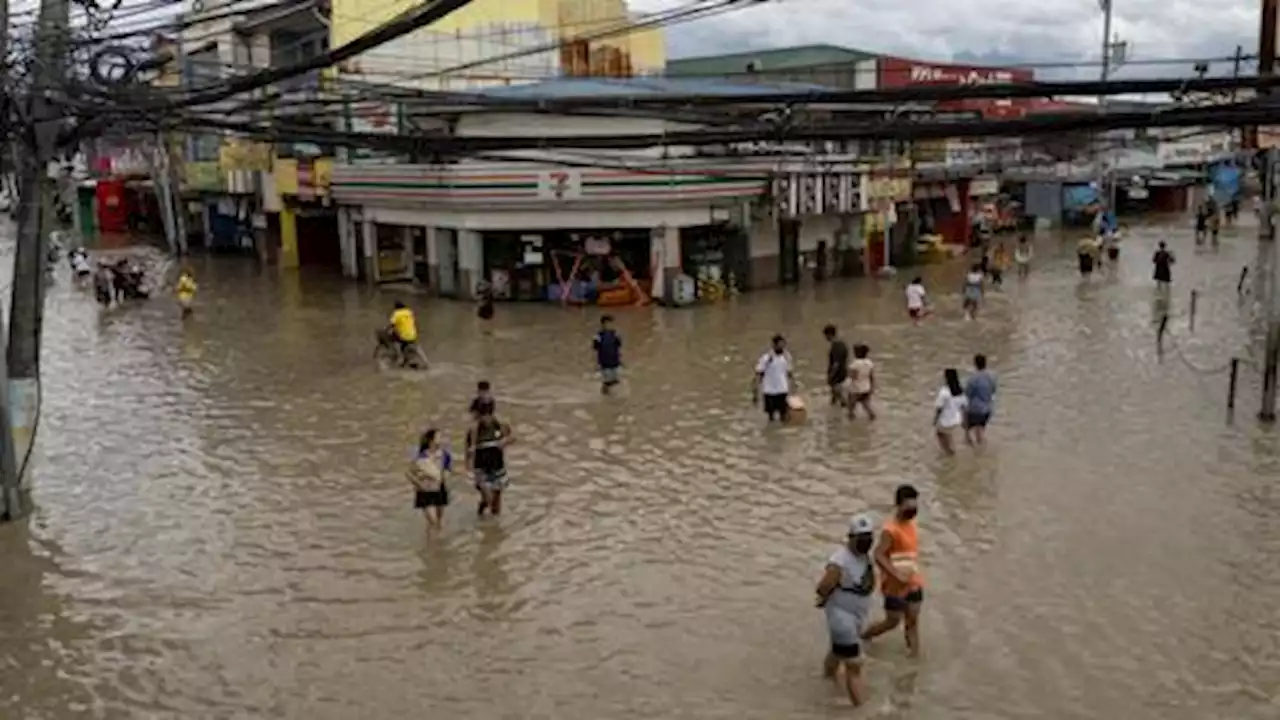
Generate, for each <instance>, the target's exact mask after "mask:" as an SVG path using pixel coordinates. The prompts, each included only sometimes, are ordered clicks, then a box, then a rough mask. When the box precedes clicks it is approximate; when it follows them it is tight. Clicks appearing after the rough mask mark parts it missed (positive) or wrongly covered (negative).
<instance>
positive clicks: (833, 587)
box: [817, 515, 876, 706]
mask: <svg viewBox="0 0 1280 720" xmlns="http://www.w3.org/2000/svg"><path fill="white" fill-rule="evenodd" d="M875 542H876V535H875V524H874V523H873V522H872V521H871V518H870V517H869V516H867V515H856V516H854V518H853V519H852V520H850V521H849V533H848V535H847V536H846V538H845V544H844V545H841V546H840V547H839V548H837V549H836V551H835V552H834V553H832V554H831V557H830V558H828V559H827V566H826V568H825V569H824V570H823V572H822V579H821V580H819V581H818V588H817V592H818V602H817V605H818V607H820V608H822V611H823V613H824V614H825V615H826V618H827V634H828V635H829V636H830V638H831V649H830V650H828V651H827V657H826V659H825V660H823V662H822V674H823V675H824V676H825V677H828V678H831V679H833V680H835V679H837V677H838V675H839V672H840V669H841V668H843V669H844V686H845V689H846V690H847V691H848V693H849V702H851V703H853V704H854V705H855V706H857V705H861V704H862V701H863V694H862V688H861V686H860V682H859V681H860V679H861V677H862V643H861V638H860V637H859V633H860V632H862V626H863V625H865V624H866V622H867V619H868V618H869V617H870V615H871V594H872V593H873V592H875V588H876V571H875V565H874V563H873V562H872V561H871V557H870V552H871V548H872V547H873V546H874V545H875Z"/></svg>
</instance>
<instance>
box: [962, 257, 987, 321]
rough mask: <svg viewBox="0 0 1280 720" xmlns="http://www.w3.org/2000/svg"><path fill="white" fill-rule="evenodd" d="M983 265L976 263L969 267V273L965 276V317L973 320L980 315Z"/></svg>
mask: <svg viewBox="0 0 1280 720" xmlns="http://www.w3.org/2000/svg"><path fill="white" fill-rule="evenodd" d="M983 279H984V276H983V274H982V266H981V265H974V266H973V267H971V268H969V274H968V275H965V276H964V304H963V306H962V308H963V310H964V319H965V320H972V319H974V318H976V317H977V316H978V303H980V302H982V281H983Z"/></svg>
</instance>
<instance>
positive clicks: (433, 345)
mask: <svg viewBox="0 0 1280 720" xmlns="http://www.w3.org/2000/svg"><path fill="white" fill-rule="evenodd" d="M1241 235H1242V236H1244V235H1245V234H1244V233H1241ZM1160 237H1168V238H1170V239H1171V242H1172V244H1173V246H1174V249H1175V250H1177V251H1179V252H1180V253H1181V258H1180V259H1181V262H1180V264H1179V266H1178V267H1177V276H1176V285H1177V291H1176V293H1175V295H1174V299H1173V303H1174V306H1175V307H1174V310H1175V314H1176V313H1178V312H1183V311H1185V309H1186V307H1185V306H1186V298H1185V297H1184V295H1185V294H1186V291H1187V290H1189V289H1190V288H1191V287H1196V288H1199V289H1200V290H1202V295H1203V299H1202V301H1201V303H1200V308H1199V317H1198V319H1197V329H1196V333H1195V335H1194V336H1192V335H1189V334H1187V329H1186V321H1185V320H1182V319H1178V320H1175V322H1174V330H1175V332H1176V333H1179V335H1180V339H1179V341H1178V342H1179V343H1180V344H1179V345H1178V350H1177V351H1173V352H1166V353H1165V355H1164V357H1163V358H1161V357H1160V356H1158V355H1157V353H1156V352H1155V349H1154V345H1153V342H1152V335H1153V330H1152V317H1153V306H1152V292H1151V288H1150V283H1149V280H1148V278H1149V269H1150V268H1149V254H1150V250H1151V246H1152V245H1153V244H1154V241H1155V240H1156V239H1158V238H1160ZM1226 243H1227V245H1226V247H1224V249H1222V250H1221V251H1220V252H1219V253H1218V254H1216V255H1211V254H1201V255H1196V254H1194V253H1193V252H1192V248H1191V246H1190V240H1189V237H1188V236H1187V235H1186V234H1185V233H1183V232H1182V231H1181V230H1180V229H1171V228H1147V229H1144V230H1141V231H1138V232H1137V233H1136V235H1135V237H1134V238H1132V239H1131V240H1130V241H1129V243H1128V245H1127V247H1126V256H1125V257H1124V258H1123V261H1122V267H1121V268H1120V270H1119V272H1117V273H1116V274H1115V275H1114V276H1113V277H1111V278H1096V279H1095V280H1094V281H1093V282H1091V283H1090V284H1088V285H1084V286H1082V285H1081V284H1080V283H1079V282H1078V281H1077V278H1076V277H1075V275H1074V271H1073V261H1072V256H1071V255H1070V251H1069V248H1068V247H1067V246H1065V245H1062V246H1060V245H1059V243H1057V242H1055V241H1053V240H1052V239H1044V240H1042V241H1041V242H1040V244H1039V246H1038V257H1037V260H1036V265H1037V267H1036V270H1035V273H1034V275H1033V277H1032V278H1031V279H1030V280H1029V281H1028V282H1026V283H1019V282H1017V281H1016V280H1012V281H1011V282H1010V283H1009V285H1008V287H1007V288H1006V289H1005V291H1004V292H1003V293H1000V294H998V295H996V296H995V297H994V298H993V299H992V300H991V301H990V302H989V303H988V306H987V308H986V313H985V314H984V316H983V317H982V318H981V319H980V320H979V321H978V322H976V323H963V322H961V321H960V320H959V309H958V305H959V297H958V295H957V294H956V292H955V290H956V289H958V284H959V271H960V268H959V267H950V268H935V269H930V270H929V271H928V272H927V273H926V275H927V278H928V281H929V282H930V283H931V286H932V287H933V288H934V291H935V294H936V295H938V296H939V297H938V298H937V300H938V302H939V305H940V311H941V312H940V316H939V317H938V318H935V319H934V320H933V321H931V322H929V323H928V324H927V325H925V326H924V327H920V328H913V327H911V326H910V325H908V324H906V323H904V321H903V320H904V319H903V317H902V311H901V285H902V282H903V281H904V280H905V278H901V279H899V280H898V281H895V282H893V283H881V282H876V281H861V282H838V283H830V284H828V285H826V286H823V287H819V288H811V287H807V288H802V289H800V290H781V291H776V292H764V293H759V294H755V295H751V296H746V297H742V298H740V299H738V300H737V301H735V302H733V303H730V304H725V305H721V306H717V307H707V308H700V309H695V310H685V311H662V310H624V311H619V312H618V313H617V315H618V316H619V322H618V325H619V328H620V330H621V332H622V333H623V335H624V337H625V341H626V349H625V354H626V359H627V362H628V369H627V382H626V384H625V387H624V390H623V391H622V392H621V393H620V395H619V396H618V397H614V398H607V399H604V398H601V397H600V396H599V394H598V391H597V388H596V386H595V385H594V382H593V377H592V372H591V358H590V356H589V353H588V352H587V344H588V338H589V334H590V332H591V331H592V328H593V326H594V320H595V317H596V313H595V312H593V311H585V312H584V311H578V310H561V309H557V308H551V307H532V306H528V307H501V308H499V313H498V319H497V322H496V325H497V328H496V332H495V334H494V336H493V337H489V338H486V337H483V336H481V335H480V334H479V333H478V331H477V328H476V327H475V324H474V323H475V320H474V317H473V314H472V308H470V307H467V306H462V305H458V304H453V303H449V302H427V303H425V307H424V309H423V311H422V312H421V315H420V318H421V323H422V325H423V331H424V333H425V334H426V335H427V336H428V337H429V338H431V339H432V341H431V342H429V345H428V350H429V353H430V355H431V356H432V359H433V361H434V367H433V369H432V370H431V371H429V372H427V373H424V374H416V375H414V374H399V373H389V372H383V373H380V372H378V371H376V370H375V369H374V367H373V365H372V363H371V361H370V357H369V353H370V350H371V348H370V339H371V333H372V329H373V328H374V327H375V325H377V324H378V323H379V322H380V321H381V318H382V317H383V315H384V313H385V311H386V306H387V305H388V304H389V302H390V299H391V296H390V295H385V294H384V295H381V296H380V295H377V294H375V293H371V292H369V291H367V290H364V289H361V288H357V287H353V286H350V285H348V284H345V283H343V282H341V281H336V280H325V279H316V278H308V279H306V280H304V281H297V280H288V281H286V280H281V279H279V278H277V277H275V276H274V275H271V274H260V273H258V272H256V271H254V270H252V269H250V268H248V267H245V266H243V265H241V264H239V263H235V262H214V261H210V262H206V263H203V264H198V265H197V270H198V273H199V275H200V280H201V284H202V289H201V297H200V300H199V309H198V312H197V317H196V319H195V320H194V321H193V322H191V323H189V324H188V325H187V327H185V328H183V327H182V326H181V325H180V323H179V321H178V319H177V316H176V312H175V309H174V308H173V307H171V306H170V305H169V304H167V303H163V302H157V303H153V304H152V305H150V306H145V307H136V308H131V309H128V310H126V311H123V312H118V313H112V314H108V315H105V316H104V315H101V314H100V313H99V311H98V310H97V308H96V307H94V305H93V303H92V301H91V299H90V298H89V297H88V295H87V294H86V293H85V292H82V291H77V290H74V289H72V288H69V287H67V284H66V281H65V278H60V284H59V286H58V287H56V288H55V289H54V290H53V291H52V292H51V295H50V298H49V308H48V330H47V343H46V350H45V360H44V363H45V372H46V377H47V383H46V388H45V407H44V424H43V428H42V431H41V437H40V446H39V447H40V449H39V452H38V453H37V460H36V462H37V463H38V467H37V470H36V477H35V483H34V484H35V492H34V500H35V503H36V505H37V508H36V511H35V514H34V517H33V518H32V520H31V521H30V522H29V523H27V524H24V525H23V526H18V527H14V526H10V527H4V528H0V552H2V553H3V568H4V571H3V572H4V575H5V579H4V582H3V583H0V642H2V644H0V658H2V659H3V665H2V666H0V668H2V669H3V675H0V690H2V692H0V703H3V704H4V705H5V706H6V707H7V709H6V710H5V712H4V713H3V715H4V717H15V718H17V717H22V718H70V717H106V718H134V717H138V718H191V717H210V718H214V717H217V718H258V717H262V718H283V717H306V718H310V719H312V720H327V719H329V718H332V719H334V720H347V719H349V718H353V717H364V718H371V719H372V718H392V717H409V716H414V715H420V714H421V713H423V712H431V713H433V714H437V713H441V714H447V715H448V716H449V717H461V718H553V717H555V718H563V717H582V718H586V717H592V718H612V717H618V718H622V717H626V718H630V719H634V718H694V717H696V718H734V719H735V720H741V719H744V718H761V719H764V718H769V719H773V718H779V717H786V718H793V719H798V718H827V717H847V716H848V713H849V710H848V709H847V707H846V706H845V704H844V701H843V700H842V699H841V697H840V696H839V695H838V694H836V693H835V692H834V691H833V690H832V688H831V687H830V686H829V685H827V684H826V683H824V682H822V681H821V680H820V679H819V672H818V670H819V661H820V660H821V655H822V653H823V651H824V641H825V638H824V631H823V627H822V620H821V615H820V613H818V612H817V611H815V610H814V609H813V608H812V595H811V588H812V583H813V582H814V580H815V578H816V574H817V573H818V571H819V569H820V566H821V563H822V561H823V559H824V558H825V556H826V555H827V554H828V553H829V552H830V550H831V549H832V547H833V546H834V544H835V543H836V542H837V541H838V539H839V536H840V534H841V532H842V529H843V528H842V523H843V521H844V520H845V518H847V517H848V516H849V515H850V514H851V513H854V512H857V511H861V510H865V509H872V510H874V511H876V512H878V513H883V512H885V511H886V510H887V509H888V501H889V499H890V496H891V492H892V489H893V487H894V486H895V485H896V484H897V483H899V482H903V481H910V482H913V483H915V484H917V485H918V486H920V488H921V489H922V490H923V492H924V503H923V511H922V518H921V528H922V536H923V537H922V539H923V543H924V550H925V559H926V562H927V565H926V568H927V574H928V582H929V587H928V601H927V603H926V605H925V615H924V628H923V631H924V636H923V637H924V642H925V653H926V655H925V658H924V659H923V660H921V661H918V662H912V661H908V660H906V659H905V658H904V657H903V647H902V642H901V638H900V636H892V637H888V638H885V639H883V640H881V641H878V642H877V643H876V644H875V645H874V646H873V647H872V648H871V649H870V662H869V665H868V671H867V672H868V685H869V691H870V694H871V697H872V699H871V703H870V707H869V708H868V709H866V710H864V711H862V712H861V713H860V714H859V716H860V717H876V718H913V719H915V718H918V719H920V720H934V719H938V720H942V719H946V720H954V719H969V718H972V719H975V720H976V719H979V718H982V719H988V718H997V719H1004V718H1026V717H1053V718H1066V719H1069V718H1081V719H1084V718H1090V719H1093V718H1098V717H1124V718H1135V719H1141V718H1159V719H1160V720H1181V719H1182V718H1186V719H1188V720H1203V719H1204V718H1210V717H1224V718H1226V717H1229V718H1233V719H1236V720H1252V719H1253V718H1275V717H1277V715H1278V714H1280V609H1277V602H1276V598H1278V597H1280V571H1278V570H1277V569H1276V568H1277V561H1280V495H1277V491H1276V489H1275V488H1276V480H1275V479H1276V478H1277V477H1280V460H1278V458H1280V449H1278V448H1277V439H1276V437H1275V436H1274V435H1270V434H1267V433H1265V432H1261V431H1258V430H1257V429H1255V425H1254V423H1253V422H1252V420H1251V418H1252V413H1253V411H1254V409H1255V405H1256V397H1257V393H1258V390H1257V381H1256V374H1255V373H1254V372H1253V371H1252V370H1249V369H1246V372H1245V374H1244V377H1243V382H1242V387H1241V400H1240V406H1241V413H1240V414H1241V418H1240V419H1239V421H1238V423H1237V425H1236V426H1235V427H1228V426H1227V425H1226V423H1225V418H1224V410H1223V406H1224V396H1225V386H1226V381H1225V377H1224V376H1223V375H1221V374H1213V372H1211V371H1213V370H1214V369H1215V366H1221V365H1222V363H1223V362H1224V361H1225V360H1226V359H1227V357H1228V356H1229V355H1230V354H1231V353H1232V352H1233V351H1235V349H1236V348H1237V347H1238V346H1239V344H1240V342H1241V339H1240V333H1239V332H1238V316H1239V313H1238V310H1237V307H1236V304H1235V300H1234V287H1235V280H1236V276H1237V273H1238V271H1239V268H1240V266H1241V265H1242V264H1243V263H1245V262H1247V261H1248V260H1249V258H1250V257H1251V250H1252V245H1251V243H1249V242H1248V239H1247V236H1245V237H1242V238H1241V239H1236V238H1234V237H1231V236H1229V237H1228V238H1227V240H1226ZM826 322H836V323H838V324H839V325H840V326H841V327H842V328H843V329H844V330H845V335H846V336H847V337H848V338H849V339H856V340H861V341H864V342H867V343H869V344H870V345H871V346H872V348H873V355H874V357H875V359H876V360H877V361H878V363H879V370H878V372H879V374H880V382H881V388H882V395H881V396H880V397H879V399H878V402H879V404H880V407H881V418H880V419H879V420H878V421H877V422H876V423H875V424H874V425H869V424H867V423H866V422H865V421H858V422H855V423H852V424H851V423H849V422H847V421H846V420H844V419H842V418H840V417H838V416H837V415H834V414H829V413H828V412H827V408H825V407H824V406H823V405H822V404H821V403H820V402H818V401H819V400H820V399H821V395H822V389H821V387H820V386H821V383H822V373H823V364H824V361H825V358H824V347H823V343H822V339H821V336H820V328H821V326H822V325H823V324H824V323H826ZM777 331H783V332H786V333H787V334H788V335H789V336H790V337H791V338H792V343H793V349H794V352H795V355H796V358H797V361H798V363H799V375H800V378H801V380H802V382H803V383H804V384H805V385H806V387H807V389H808V395H809V398H810V400H811V403H812V404H813V405H814V411H813V412H812V413H811V418H810V421H809V423H808V425H807V426H805V427H798V428H786V429H768V430H766V429H765V428H764V427H763V422H762V418H761V417H760V415H759V413H758V412H756V411H755V410H753V408H751V407H750V405H749V404H748V387H749V377H750V365H751V362H752V361H753V360H754V359H755V357H756V356H757V354H758V353H759V352H760V351H762V349H763V348H764V346H765V344H766V343H767V341H768V337H769V336H770V335H772V334H773V333H774V332H777ZM979 350H980V351H985V352H986V353H987V354H989V355H990V356H991V357H992V360H993V364H994V367H995V369H996V370H997V371H998V372H999V373H1000V376H1001V380H1002V386H1001V394H1000V397H999V405H998V410H997V416H996V421H995V425H994V427H993V430H992V432H991V444H990V446H989V447H988V448H987V449H986V450H985V451H983V452H980V453H974V452H970V451H964V452H962V453H961V454H960V455H959V456H958V457H955V458H950V459H944V458H941V457H939V455H938V453H937V450H936V448H935V446H934V445H933V443H932V439H931V437H930V436H929V431H928V425H929V419H930V415H931V408H930V405H929V402H930V400H931V398H932V397H933V394H934V393H935V392H936V390H937V388H938V386H939V384H940V383H941V369H942V368H943V367H944V366H947V365H959V366H962V367H963V366H964V365H965V364H966V363H967V359H968V357H969V356H970V355H971V354H972V353H973V352H975V351H979ZM482 378H483V379H489V380H491V381H492V382H493V383H494V384H495V386H496V387H497V388H498V391H499V394H500V398H501V407H502V409H503V413H504V414H505V415H506V416H507V418H508V419H509V420H510V421H511V422H513V423H514V424H515V426H516V428H517V431H518V433H519V434H520V436H521V440H522V443H521V444H520V445H518V446H517V447H516V448H515V449H513V451H512V453H511V463H512V465H513V477H514V485H513V487H512V489H511V491H510V497H509V503H510V505H509V508H508V515H507V516H505V517H503V518H502V520H501V522H484V523H477V522H476V520H475V519H474V517H473V510H474V506H473V505H472V500H471V497H470V494H469V491H468V488H466V487H465V483H461V482H459V483H457V484H456V485H455V490H456V492H457V498H458V500H457V502H456V503H455V505H454V506H453V507H451V508H450V515H449V516H448V518H447V529H446V531H445V532H444V534H443V536H442V537H440V538H438V539H435V540H428V539H426V538H425V537H423V533H422V526H421V522H420V519H419V518H418V517H416V516H415V515H414V514H413V513H412V511H411V509H410V507H409V502H410V497H409V493H408V492H407V490H406V485H405V482H404V480H403V478H402V474H401V473H402V469H403V465H404V462H405V458H406V454H407V453H408V452H409V448H410V445H411V443H412V441H413V436H414V433H415V432H416V431H417V430H419V429H420V428H422V427H423V426H425V425H427V424H429V423H431V424H437V425H439V426H441V427H446V428H448V429H449V430H450V431H451V434H452V437H453V439H454V442H455V444H460V441H461V431H462V422H463V411H464V408H465V407H466V403H467V400H468V396H469V390H470V388H471V387H472V386H473V383H474V382H475V381H476V380H478V379H482Z"/></svg>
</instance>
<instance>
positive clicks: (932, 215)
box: [912, 180, 969, 245]
mask: <svg viewBox="0 0 1280 720" xmlns="http://www.w3.org/2000/svg"><path fill="white" fill-rule="evenodd" d="M967 185H968V182H967V181H964V180H960V181H954V182H953V181H950V180H917V181H916V183H915V187H914V188H913V189H912V196H913V197H914V198H915V201H916V207H917V208H919V212H920V234H921V235H922V236H924V237H928V236H936V237H937V238H939V239H940V242H943V243H948V244H955V245H960V244H964V243H965V242H967V241H968V234H969V203H968V201H967V198H966V196H967V195H968V187H967Z"/></svg>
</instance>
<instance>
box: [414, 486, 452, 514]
mask: <svg viewBox="0 0 1280 720" xmlns="http://www.w3.org/2000/svg"><path fill="white" fill-rule="evenodd" d="M448 504H449V489H448V488H442V489H440V490H428V491H425V492H424V491H422V490H418V491H416V492H414V493H413V508H414V509H415V510H421V509H422V508H429V507H444V506H446V505H448Z"/></svg>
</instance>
